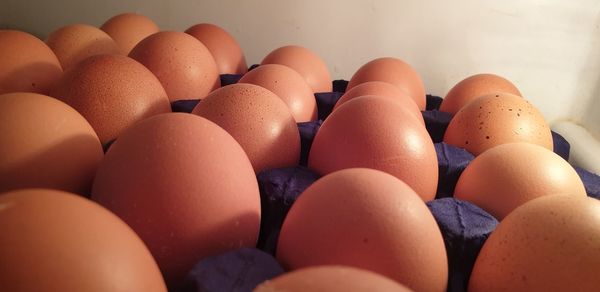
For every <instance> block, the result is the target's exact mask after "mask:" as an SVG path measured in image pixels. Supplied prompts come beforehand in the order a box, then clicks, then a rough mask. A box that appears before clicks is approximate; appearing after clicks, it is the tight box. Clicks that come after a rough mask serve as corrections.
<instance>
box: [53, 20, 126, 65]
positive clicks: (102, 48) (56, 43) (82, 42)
mask: <svg viewBox="0 0 600 292" xmlns="http://www.w3.org/2000/svg"><path fill="white" fill-rule="evenodd" d="M46 44H48V46H49V47H50V48H51V49H52V51H54V53H55V54H56V57H58V60H59V61H60V64H61V65H62V67H63V69H65V70H67V69H69V68H70V67H71V66H73V65H75V64H77V63H79V62H80V61H82V60H83V59H85V58H87V57H91V56H95V55H101V54H117V53H119V48H118V46H117V43H115V41H114V40H113V39H112V38H111V37H110V36H109V35H108V34H106V33H105V32H104V31H102V30H100V29H99V28H97V27H94V26H91V25H87V24H72V25H67V26H63V27H61V28H59V29H57V30H55V31H53V32H52V33H50V35H49V36H48V39H47V40H46Z"/></svg>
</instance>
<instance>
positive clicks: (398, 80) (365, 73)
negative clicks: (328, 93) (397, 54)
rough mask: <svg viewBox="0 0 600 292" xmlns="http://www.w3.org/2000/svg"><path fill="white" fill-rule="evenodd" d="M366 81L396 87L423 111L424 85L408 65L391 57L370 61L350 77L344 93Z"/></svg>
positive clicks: (417, 74)
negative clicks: (385, 83)
mask: <svg viewBox="0 0 600 292" xmlns="http://www.w3.org/2000/svg"><path fill="white" fill-rule="evenodd" d="M368 81H383V82H387V83H390V84H393V85H395V86H397V87H398V88H400V89H401V90H402V91H404V92H405V93H406V94H407V95H408V96H410V97H412V98H413V100H414V101H415V103H416V104H417V106H419V109H420V110H425V85H423V81H422V80H421V76H419V73H417V71H416V70H415V69H414V68H413V67H411V66H410V65H409V64H408V63H406V62H404V61H402V60H400V59H396V58H391V57H386V58H379V59H375V60H372V61H370V62H368V63H366V64H364V65H362V66H361V67H360V68H359V69H358V70H357V71H356V72H355V73H354V75H352V78H351V79H350V82H348V87H347V88H346V91H348V90H350V89H352V88H354V87H355V86H357V85H359V84H361V83H365V82H368Z"/></svg>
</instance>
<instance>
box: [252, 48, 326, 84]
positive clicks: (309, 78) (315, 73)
mask: <svg viewBox="0 0 600 292" xmlns="http://www.w3.org/2000/svg"><path fill="white" fill-rule="evenodd" d="M260 64H261V65H264V64H281V65H285V66H288V67H290V68H292V69H294V70H296V72H298V73H300V75H302V77H304V80H306V83H308V85H310V87H311V88H312V90H313V92H315V93H317V92H330V91H332V87H333V85H332V83H331V75H330V74H329V69H327V64H326V63H325V62H324V61H323V60H322V59H321V58H320V57H319V56H318V55H316V54H315V53H313V52H312V51H311V50H309V49H307V48H304V47H301V46H285V47H281V48H278V49H275V50H274V51H272V52H271V53H269V54H268V55H267V56H266V57H265V58H264V59H263V60H262V62H261V63H260Z"/></svg>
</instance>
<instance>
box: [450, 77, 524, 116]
mask: <svg viewBox="0 0 600 292" xmlns="http://www.w3.org/2000/svg"><path fill="white" fill-rule="evenodd" d="M496 92H506V93H510V94H514V95H518V96H521V92H520V91H519V89H517V87H515V85H513V84H512V83H511V82H510V81H508V80H507V79H505V78H504V77H501V76H498V75H494V74H476V75H473V76H469V77H467V78H465V79H463V80H462V81H460V82H458V83H457V84H456V85H454V87H452V89H450V91H449V92H448V93H447V94H446V97H444V100H443V101H442V104H441V106H440V111H442V112H447V113H451V114H456V112H458V110H460V109H461V108H462V107H464V106H465V105H467V104H468V103H469V102H471V101H472V100H474V99H476V98H478V97H480V96H484V95H488V94H492V93H496Z"/></svg>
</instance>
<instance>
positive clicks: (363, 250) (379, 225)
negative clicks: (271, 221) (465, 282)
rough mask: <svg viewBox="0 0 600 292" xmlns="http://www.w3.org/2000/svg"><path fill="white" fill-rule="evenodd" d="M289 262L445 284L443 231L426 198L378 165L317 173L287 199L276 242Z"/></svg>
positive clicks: (427, 287)
mask: <svg viewBox="0 0 600 292" xmlns="http://www.w3.org/2000/svg"><path fill="white" fill-rule="evenodd" d="M277 259H278V260H279V262H280V263H281V264H282V265H283V266H284V267H285V268H287V269H291V270H295V269H299V268H304V267H310V266H317V265H332V264H333V265H348V266H353V267H357V268H362V269H366V270H370V271H373V272H376V273H379V274H381V275H384V276H386V277H389V278H391V279H393V280H395V281H397V282H399V283H402V284H404V285H406V286H407V287H409V288H411V289H413V290H415V291H446V283H447V281H448V261H447V258H446V250H445V248H444V241H443V239H442V235H441V232H440V230H439V228H438V225H437V223H436V222H435V219H434V218H433V215H432V214H431V212H429V209H428V208H427V206H426V205H425V203H424V202H423V200H422V199H421V198H420V197H419V196H418V195H417V194H416V193H415V192H414V191H413V190H412V189H411V188H410V187H409V186H408V185H407V184H405V183H404V182H402V181H401V180H399V179H397V178H395V177H393V176H391V175H389V174H387V173H384V172H382V171H378V170H374V169H367V168H353V169H345V170H340V171H337V172H334V173H331V174H329V175H326V176H324V177H322V178H321V179H319V180H317V181H316V182H315V183H313V184H312V185H310V186H309V187H308V188H307V189H306V190H305V191H304V192H303V193H302V194H301V195H300V196H299V197H298V199H297V200H296V202H295V203H294V204H293V205H292V207H291V209H290V211H289V213H288V214H287V216H286V218H285V220H284V222H283V226H282V227H281V233H280V236H279V242H278V244H277Z"/></svg>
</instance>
